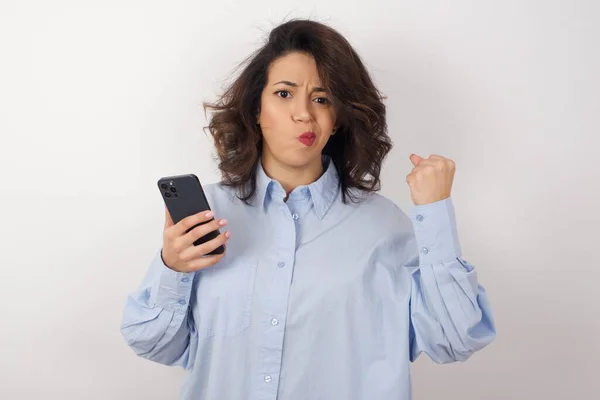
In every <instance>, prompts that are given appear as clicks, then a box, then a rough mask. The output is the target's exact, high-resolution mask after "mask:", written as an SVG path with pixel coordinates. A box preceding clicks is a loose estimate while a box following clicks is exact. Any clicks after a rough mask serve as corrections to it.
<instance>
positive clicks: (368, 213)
mask: <svg viewBox="0 0 600 400" xmlns="http://www.w3.org/2000/svg"><path fill="white" fill-rule="evenodd" d="M358 199H359V201H358V202H356V203H351V202H349V203H348V205H349V206H350V207H355V208H356V211H358V212H359V213H360V214H361V215H362V216H364V217H366V218H368V220H369V221H371V222H370V223H371V224H373V225H376V226H378V227H379V228H381V232H382V233H384V232H385V233H391V232H398V231H399V230H400V231H406V230H410V229H411V228H412V222H411V220H410V217H409V216H408V214H407V213H406V212H405V211H404V210H402V209H401V208H400V207H399V206H398V205H397V204H396V203H395V202H394V201H393V200H391V199H389V198H388V197H386V196H384V195H382V194H379V193H365V192H361V193H360V195H359V197H358Z"/></svg>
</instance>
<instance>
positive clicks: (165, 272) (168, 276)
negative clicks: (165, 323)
mask: <svg viewBox="0 0 600 400" xmlns="http://www.w3.org/2000/svg"><path fill="white" fill-rule="evenodd" d="M151 268H152V270H153V271H154V274H153V275H154V277H155V278H154V279H153V282H152V290H151V292H150V300H151V303H150V304H154V305H155V306H157V307H161V308H165V309H168V310H172V311H179V312H185V311H187V308H188V304H189V302H190V297H191V293H192V284H193V281H194V274H195V273H194V272H177V271H175V270H172V269H171V268H169V267H167V266H166V265H165V263H164V262H163V259H162V250H161V251H160V252H159V253H158V254H157V255H156V258H155V259H154V261H153V262H152V266H151Z"/></svg>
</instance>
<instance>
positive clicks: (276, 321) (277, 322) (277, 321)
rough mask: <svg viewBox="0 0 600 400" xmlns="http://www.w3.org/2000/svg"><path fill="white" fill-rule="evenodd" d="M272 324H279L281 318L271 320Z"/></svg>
mask: <svg viewBox="0 0 600 400" xmlns="http://www.w3.org/2000/svg"><path fill="white" fill-rule="evenodd" d="M271 325H273V326H277V325H279V320H278V319H277V318H273V319H272V320H271Z"/></svg>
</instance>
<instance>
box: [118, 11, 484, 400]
mask: <svg viewBox="0 0 600 400" xmlns="http://www.w3.org/2000/svg"><path fill="white" fill-rule="evenodd" d="M207 108H209V109H211V110H213V111H214V114H213V116H212V118H211V121H210V125H209V130H210V132H211V134H212V136H213V138H214V141H215V145H216V148H217V151H218V157H219V159H220V163H219V168H220V170H221V172H222V177H223V179H222V182H221V183H219V184H212V185H207V186H206V187H205V190H206V192H207V197H208V199H209V202H210V204H211V206H212V209H213V211H212V212H210V213H204V212H203V213H200V214H198V215H194V216H191V217H189V218H187V219H185V220H182V221H181V222H179V223H178V224H175V225H174V224H173V222H172V220H171V218H170V217H169V214H168V212H167V213H166V218H165V220H166V223H165V228H164V243H163V247H162V252H161V253H158V254H157V255H156V259H155V260H154V261H153V262H152V264H151V265H150V269H149V271H148V274H147V276H146V278H145V279H144V281H143V283H142V285H141V287H140V288H139V290H138V291H136V292H134V293H132V294H131V295H130V296H129V298H128V301H127V304H126V307H125V310H124V316H123V322H122V333H123V335H124V337H125V338H126V340H127V343H128V344H129V345H130V346H131V347H132V348H133V350H134V351H135V352H136V353H137V354H138V355H140V356H142V357H145V358H148V359H150V360H153V361H156V362H159V363H162V364H166V365H179V366H182V367H184V368H185V369H187V370H189V371H190V372H189V374H188V375H187V378H186V381H185V383H184V386H183V389H182V393H181V398H183V399H218V400H226V399H235V400H239V399H280V400H299V399H327V400H330V399H336V400H337V399H365V400H376V399H382V400H384V399H385V400H387V399H410V397H411V389H410V377H409V364H410V363H409V362H410V361H413V360H414V359H415V358H416V357H417V356H418V355H419V354H420V353H421V352H425V353H426V354H427V355H428V356H429V357H431V359H433V360H434V361H436V362H438V363H448V362H453V361H457V360H459V361H463V360H466V359H467V358H468V357H469V356H470V355H471V354H472V353H473V352H475V351H477V350H479V349H481V348H483V347H484V346H486V345H487V344H488V343H490V342H491V341H492V339H493V338H494V336H495V329H494V325H493V320H492V316H491V312H490V308H489V305H488V300H487V297H486V294H485V291H484V289H483V288H482V287H481V286H479V285H478V282H477V277H476V272H475V271H474V270H473V267H472V266H471V265H470V264H469V263H468V262H467V261H465V260H464V259H462V258H461V249H460V244H459V240H458V236H457V229H456V222H455V217H454V208H453V205H452V201H451V198H450V189H451V185H452V180H453V176H454V163H453V162H452V161H451V160H449V159H446V158H444V157H441V156H430V157H428V158H425V159H423V158H421V157H419V156H417V155H411V161H412V162H413V164H414V165H415V168H414V169H413V171H412V172H411V173H410V174H409V175H408V177H407V182H408V184H409V185H410V189H411V197H412V200H413V202H414V204H415V205H414V208H412V210H411V212H410V216H409V215H407V214H405V213H404V212H403V211H402V210H400V209H399V208H398V207H397V206H396V205H394V204H393V203H392V202H391V201H390V200H388V199H386V198H384V197H383V196H381V195H379V194H377V193H376V192H377V190H378V189H379V174H380V170H381V164H382V162H383V160H384V158H385V156H386V155H387V153H388V152H389V150H390V148H391V142H390V139H389V137H388V135H387V126H386V121H385V107H384V105H383V103H382V101H381V96H380V94H379V92H378V91H377V89H376V88H375V86H374V85H373V82H372V81H371V78H370V77H369V74H368V73H367V71H366V69H365V67H364V65H363V63H362V62H361V60H360V58H359V56H358V55H357V54H356V52H355V51H354V50H353V49H352V47H351V46H350V45H349V44H348V42H347V41H346V40H345V39H344V38H343V37H342V36H341V35H340V34H339V33H337V32H336V31H334V30H333V29H331V28H329V27H327V26H325V25H322V24H319V23H317V22H312V21H306V20H294V21H291V22H287V23H284V24H282V25H280V26H278V27H277V28H275V29H274V30H273V31H272V32H271V33H270V35H269V38H268V41H267V43H266V44H265V45H264V46H263V47H262V48H261V49H260V50H259V51H257V53H256V54H254V55H253V56H252V57H251V58H249V60H248V63H247V65H246V67H245V69H244V70H243V71H242V72H241V74H240V76H239V77H238V78H237V80H236V81H235V82H234V83H233V84H232V85H231V87H230V88H229V89H228V90H227V91H226V92H225V94H224V95H223V96H222V97H221V98H220V100H219V101H218V102H217V103H216V104H210V105H207ZM213 218H214V220H213V221H212V222H209V223H207V224H204V225H202V226H200V227H197V228H195V229H194V230H192V231H190V232H189V233H186V230H187V229H188V228H190V227H192V226H194V225H195V224H197V223H199V222H204V221H209V220H211V219H213ZM222 218H226V219H222ZM217 228H219V229H221V232H222V234H221V235H220V236H219V237H218V238H216V239H214V240H212V241H210V242H207V243H206V244H204V245H199V246H193V245H192V243H193V242H194V241H195V240H196V239H198V238H200V237H202V236H204V235H205V234H207V233H208V232H210V231H212V230H214V229H217ZM230 232H231V233H230ZM220 245H225V246H226V252H225V254H221V255H207V256H204V255H206V254H208V253H209V252H210V251H211V250H213V249H215V248H217V247H219V246H220ZM161 255H162V257H161Z"/></svg>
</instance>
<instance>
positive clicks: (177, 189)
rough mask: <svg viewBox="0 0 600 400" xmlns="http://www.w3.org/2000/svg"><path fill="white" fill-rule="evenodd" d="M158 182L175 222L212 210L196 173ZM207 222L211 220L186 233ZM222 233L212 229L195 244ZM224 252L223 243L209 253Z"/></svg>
mask: <svg viewBox="0 0 600 400" xmlns="http://www.w3.org/2000/svg"><path fill="white" fill-rule="evenodd" d="M157 184H158V189H159V190H160V193H161V195H162V198H163V200H164V202H165V205H166V207H167V210H169V214H171V218H172V219H173V223H175V224H176V223H178V222H179V221H181V220H182V219H184V218H186V217H189V216H190V215H194V214H198V213H199V212H201V211H208V210H210V205H209V204H208V200H207V199H206V195H205V194H204V190H203V189H202V185H201V184H200V180H199V179H198V177H197V176H196V175H194V174H186V175H175V176H165V177H162V178H160V179H159V180H158V182H157ZM212 220H214V218H213V219H211V221H212ZM207 222H210V221H206V222H201V223H199V224H197V225H194V226H193V227H191V228H190V229H188V230H187V231H186V233H187V232H189V231H191V230H192V229H194V228H195V227H197V226H200V225H202V224H205V223H207ZM220 233H221V232H220V231H219V230H218V229H217V230H215V231H212V232H210V233H208V234H207V235H205V236H203V237H201V238H199V239H198V240H196V241H195V242H194V246H198V245H199V244H202V243H205V242H208V241H209V240H212V239H214V238H216V237H217V236H219V234H220ZM223 252H225V246H223V245H221V246H219V247H218V248H216V249H215V250H213V251H211V252H210V253H208V255H213V254H222V253H223Z"/></svg>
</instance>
